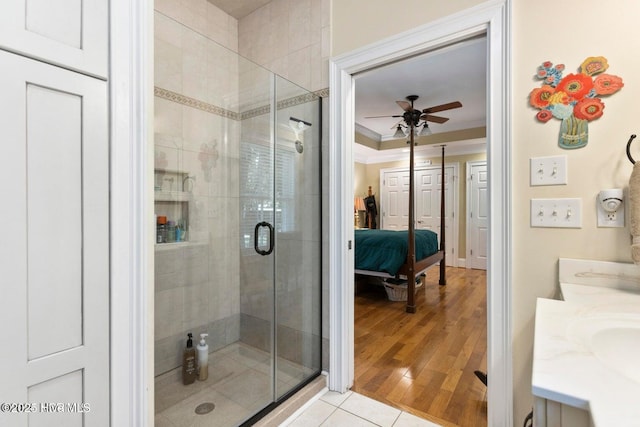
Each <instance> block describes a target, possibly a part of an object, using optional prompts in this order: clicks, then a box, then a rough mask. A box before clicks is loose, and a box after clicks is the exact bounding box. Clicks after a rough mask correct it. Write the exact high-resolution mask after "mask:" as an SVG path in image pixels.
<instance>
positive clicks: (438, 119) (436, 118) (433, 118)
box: [420, 114, 449, 123]
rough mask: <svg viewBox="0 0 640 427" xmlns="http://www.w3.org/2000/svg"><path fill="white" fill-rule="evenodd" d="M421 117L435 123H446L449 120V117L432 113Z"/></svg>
mask: <svg viewBox="0 0 640 427" xmlns="http://www.w3.org/2000/svg"><path fill="white" fill-rule="evenodd" d="M420 119H421V120H425V121H427V122H433V123H444V122H446V121H447V120H449V119H448V118H447V117H440V116H432V115H431V114H423V115H421V116H420Z"/></svg>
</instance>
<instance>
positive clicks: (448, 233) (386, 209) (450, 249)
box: [380, 165, 457, 266]
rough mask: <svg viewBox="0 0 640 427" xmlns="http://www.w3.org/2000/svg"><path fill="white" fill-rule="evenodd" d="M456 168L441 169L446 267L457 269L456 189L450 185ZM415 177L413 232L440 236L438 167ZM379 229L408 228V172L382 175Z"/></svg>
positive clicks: (391, 172)
mask: <svg viewBox="0 0 640 427" xmlns="http://www.w3.org/2000/svg"><path fill="white" fill-rule="evenodd" d="M456 166H457V165H446V166H445V177H444V185H445V197H446V200H445V227H446V228H445V246H446V249H447V254H448V255H449V256H447V261H446V262H447V265H449V266H455V265H457V263H456V261H457V244H456V243H457V230H456V222H455V208H456V204H455V203H454V202H455V199H456V194H457V192H456V191H455V190H456V188H455V186H454V185H451V184H452V183H453V181H454V177H455V176H456V174H457V173H456V170H457V169H456ZM414 174H415V181H414V184H415V190H414V191H415V199H414V201H415V210H416V215H415V218H416V229H427V230H433V231H434V232H436V233H437V234H438V238H439V236H440V188H441V186H442V182H443V179H442V170H441V166H430V167H426V168H425V167H421V168H419V169H416V170H415V171H414ZM380 206H381V209H382V228H383V229H386V230H406V229H408V228H409V225H408V224H409V170H392V171H383V172H382V186H381V203H380Z"/></svg>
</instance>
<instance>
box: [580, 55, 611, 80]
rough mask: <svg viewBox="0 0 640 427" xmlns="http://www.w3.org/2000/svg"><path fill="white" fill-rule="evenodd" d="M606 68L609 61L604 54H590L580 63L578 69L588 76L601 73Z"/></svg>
mask: <svg viewBox="0 0 640 427" xmlns="http://www.w3.org/2000/svg"><path fill="white" fill-rule="evenodd" d="M607 68H609V63H608V62H607V58H605V57H604V56H590V57H588V58H587V59H585V60H584V61H583V62H582V64H580V71H582V73H583V74H586V75H588V76H593V75H594V74H598V73H602V72H604V71H606V70H607Z"/></svg>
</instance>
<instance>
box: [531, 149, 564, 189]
mask: <svg viewBox="0 0 640 427" xmlns="http://www.w3.org/2000/svg"><path fill="white" fill-rule="evenodd" d="M529 166H530V169H531V180H530V182H529V183H530V185H532V186H534V185H565V184H567V156H552V157H533V158H531V160H530V164H529Z"/></svg>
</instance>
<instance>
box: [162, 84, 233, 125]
mask: <svg viewBox="0 0 640 427" xmlns="http://www.w3.org/2000/svg"><path fill="white" fill-rule="evenodd" d="M153 93H154V95H155V96H157V97H158V98H162V99H166V100H167V101H172V102H177V103H178V104H182V105H186V106H187V107H192V108H197V109H198V110H202V111H206V112H207V113H211V114H216V115H218V116H222V117H226V118H228V119H232V120H239V116H238V113H236V112H235V111H231V110H227V109H224V108H222V107H218V106H216V105H213V104H208V103H206V102H203V101H199V100H197V99H195V98H190V97H188V96H184V95H182V94H180V93H176V92H172V91H170V90H167V89H162V88H160V87H157V86H156V87H155V88H154V91H153Z"/></svg>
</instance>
